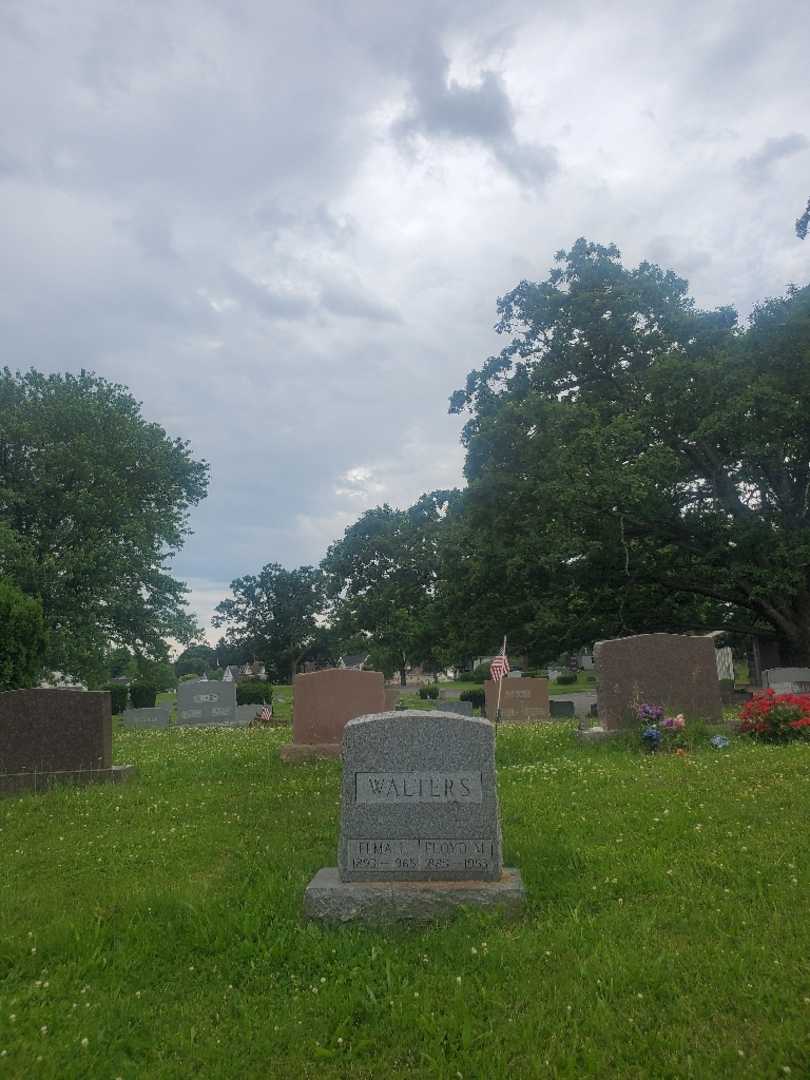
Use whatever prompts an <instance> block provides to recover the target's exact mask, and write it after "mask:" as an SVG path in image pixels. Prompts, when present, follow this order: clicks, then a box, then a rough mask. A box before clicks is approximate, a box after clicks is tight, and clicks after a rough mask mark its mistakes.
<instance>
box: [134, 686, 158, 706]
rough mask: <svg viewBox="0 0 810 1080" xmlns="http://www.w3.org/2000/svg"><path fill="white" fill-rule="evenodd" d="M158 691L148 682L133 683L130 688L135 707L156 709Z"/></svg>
mask: <svg viewBox="0 0 810 1080" xmlns="http://www.w3.org/2000/svg"><path fill="white" fill-rule="evenodd" d="M157 695H158V692H157V690H156V689H155V688H154V686H149V685H148V684H147V683H138V682H135V683H133V684H132V685H131V686H130V688H129V696H130V697H131V698H132V707H133V709H154V707H155V702H156V700H157Z"/></svg>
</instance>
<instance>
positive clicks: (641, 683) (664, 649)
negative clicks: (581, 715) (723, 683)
mask: <svg viewBox="0 0 810 1080" xmlns="http://www.w3.org/2000/svg"><path fill="white" fill-rule="evenodd" d="M714 651H715V650H714V643H713V641H712V639H711V638H708V637H687V636H685V635H682V634H639V635H637V636H635V637H627V638H615V639H613V640H612V641H600V642H597V644H596V646H595V648H594V657H595V660H596V671H597V698H598V713H599V722H600V724H601V725H602V726H603V727H605V728H608V729H615V728H620V727H624V726H627V725H633V724H636V723H637V720H636V715H635V711H636V709H637V707H638V705H639V704H643V703H645V702H646V703H648V704H653V705H661V706H663V708H664V710H665V711H666V712H668V713H672V712H675V713H677V712H683V713H685V714H686V715H687V717H691V718H692V719H703V720H710V721H720V720H722V719H723V703H722V700H721V697H720V683H719V680H718V678H717V664H716V662H715V656H714Z"/></svg>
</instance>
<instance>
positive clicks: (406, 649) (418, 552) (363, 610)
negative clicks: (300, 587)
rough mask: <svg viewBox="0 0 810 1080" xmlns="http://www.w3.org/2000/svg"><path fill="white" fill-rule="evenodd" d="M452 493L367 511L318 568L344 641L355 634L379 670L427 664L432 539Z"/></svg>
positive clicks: (434, 630) (434, 554) (434, 568)
mask: <svg viewBox="0 0 810 1080" xmlns="http://www.w3.org/2000/svg"><path fill="white" fill-rule="evenodd" d="M458 498H459V493H458V492H450V491H434V492H431V493H430V494H428V495H423V496H422V497H421V498H420V499H419V501H418V502H417V503H415V504H414V505H413V506H412V507H410V508H409V509H408V510H395V509H392V508H391V507H390V506H388V505H387V504H386V505H384V506H378V507H375V508H374V509H373V510H368V511H367V512H366V513H365V514H363V516H362V517H361V518H360V519H359V520H358V521H356V522H355V523H354V525H351V526H349V528H348V529H346V532H345V534H344V536H343V538H342V539H341V540H338V541H337V542H336V543H334V544H332V546H331V547H330V548H329V550H328V551H327V553H326V557H325V559H324V560H323V563H322V564H321V565H322V567H323V570H324V572H325V574H326V577H327V591H328V595H329V597H330V598H331V600H332V617H333V621H334V623H335V625H336V626H337V627H339V629H340V632H341V633H342V635H343V636H344V637H349V636H350V635H351V634H357V633H362V634H365V635H366V636H367V640H368V644H369V648H370V650H371V651H373V652H374V654H375V656H376V658H377V662H378V663H380V664H381V665H382V667H383V669H384V670H387V669H392V670H398V671H399V672H400V680H401V682H402V683H403V685H404V682H405V671H406V668H407V665H408V664H410V663H431V662H433V661H434V660H435V652H436V646H437V643H438V642H439V641H440V640H441V637H440V634H439V633H438V624H437V617H438V609H437V607H436V604H435V591H436V590H435V586H436V576H437V572H438V566H439V544H440V534H441V529H442V525H443V522H444V519H445V517H446V515H447V513H448V509H449V508H450V507H451V506H453V505H454V504H455V503H456V502H457V500H458Z"/></svg>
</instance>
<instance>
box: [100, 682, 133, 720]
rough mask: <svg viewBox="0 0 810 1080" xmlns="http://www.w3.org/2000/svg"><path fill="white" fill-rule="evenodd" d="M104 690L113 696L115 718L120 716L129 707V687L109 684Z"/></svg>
mask: <svg viewBox="0 0 810 1080" xmlns="http://www.w3.org/2000/svg"><path fill="white" fill-rule="evenodd" d="M104 689H105V690H109V692H110V694H111V695H112V714H113V716H118V715H119V714H120V713H122V712H123V711H124V709H125V708H126V707H127V698H128V697H129V687H128V686H124V685H123V684H122V683H107V685H106V686H105V687H104Z"/></svg>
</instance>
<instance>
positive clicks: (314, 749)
mask: <svg viewBox="0 0 810 1080" xmlns="http://www.w3.org/2000/svg"><path fill="white" fill-rule="evenodd" d="M280 753H281V760H282V761H286V762H289V763H293V764H294V763H296V762H299V761H318V760H319V759H320V758H330V759H332V758H340V743H337V742H336V743H287V744H286V745H285V746H282V748H281V751H280Z"/></svg>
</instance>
